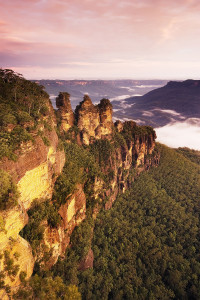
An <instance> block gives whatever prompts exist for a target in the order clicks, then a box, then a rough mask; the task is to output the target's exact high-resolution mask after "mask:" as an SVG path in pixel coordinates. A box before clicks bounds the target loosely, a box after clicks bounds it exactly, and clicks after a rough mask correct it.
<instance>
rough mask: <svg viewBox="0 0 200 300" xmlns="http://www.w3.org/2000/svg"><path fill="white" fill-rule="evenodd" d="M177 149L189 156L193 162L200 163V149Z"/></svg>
mask: <svg viewBox="0 0 200 300" xmlns="http://www.w3.org/2000/svg"><path fill="white" fill-rule="evenodd" d="M176 151H177V152H178V153H180V154H182V155H183V156H185V157H186V158H188V159H189V160H191V161H192V162H194V163H196V164H198V165H200V151H197V150H193V149H189V148H187V147H185V148H178V149H177V150H176Z"/></svg>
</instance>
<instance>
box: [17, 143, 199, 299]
mask: <svg viewBox="0 0 200 300" xmlns="http://www.w3.org/2000/svg"><path fill="white" fill-rule="evenodd" d="M157 147H158V150H159V151H160V152H161V161H160V165H159V166H158V167H157V168H153V169H151V170H150V171H148V172H146V173H143V174H141V175H140V176H139V177H138V178H137V179H136V180H135V182H134V183H133V184H132V187H131V189H129V190H128V191H127V192H126V193H125V194H121V195H120V196H119V197H118V199H117V200H116V202H115V203H114V205H113V208H112V209H110V210H107V211H101V212H100V214H99V215H98V217H97V219H96V220H95V221H94V220H93V219H92V218H90V217H88V218H87V219H86V220H85V221H84V222H83V223H82V224H81V225H80V226H79V227H77V228H76V230H75V231H74V233H73V234H72V237H71V242H72V246H71V247H70V248H68V250H67V252H66V256H65V258H64V259H59V261H58V262H57V264H56V265H55V266H54V267H53V268H52V269H51V270H50V271H45V270H44V269H42V268H35V274H34V276H33V277H32V279H31V281H30V284H31V286H32V289H34V290H35V293H36V295H38V296H39V299H43V297H42V294H43V295H44V298H45V295H49V291H48V293H47V292H45V289H44V288H43V287H44V286H45V284H46V283H45V282H49V281H51V280H52V278H54V280H57V281H58V282H59V283H60V284H57V289H56V288H55V287H54V285H51V287H50V290H51V293H52V294H51V298H49V299H64V298H63V297H62V296H61V298H59V295H62V292H61V291H62V289H63V286H65V285H66V286H68V288H69V287H73V288H76V287H75V286H78V288H79V291H80V292H81V295H82V299H199V298H200V290H199V286H200V257H199V247H200V239H199V229H200V224H199V210H200V207H199V198H200V197H199V196H200V166H199V164H198V160H197V161H196V160H194V156H195V153H194V151H191V150H189V149H187V151H184V149H179V150H175V149H170V148H168V147H166V146H164V145H159V144H158V145H157ZM185 152H186V153H185ZM189 152H191V153H190V155H189ZM196 155H197V156H198V155H199V152H196ZM190 156H191V157H192V158H191V160H190V158H189V157H190ZM193 161H196V162H193ZM93 227H94V232H93ZM92 236H93V239H92ZM90 247H92V249H93V252H94V267H93V268H89V269H86V270H84V271H81V270H79V263H80V261H81V259H83V257H84V256H85V255H86V254H87V253H88V250H89V249H90ZM65 288H66V287H65ZM25 291H26V293H25ZM24 293H25V294H24ZM23 295H24V298H23ZM16 296H17V295H16ZM19 296H20V297H19ZM26 297H27V299H28V293H27V288H26V287H25V288H24V289H23V288H22V289H21V290H19V292H18V296H17V299H25V298H26ZM56 297H57V298H56ZM74 297H75V298H70V299H79V297H80V295H79V294H78V291H75V294H74ZM76 297H77V298H76Z"/></svg>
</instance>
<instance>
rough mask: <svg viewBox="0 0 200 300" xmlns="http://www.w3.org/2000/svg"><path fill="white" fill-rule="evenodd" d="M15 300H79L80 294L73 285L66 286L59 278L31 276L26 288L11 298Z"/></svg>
mask: <svg viewBox="0 0 200 300" xmlns="http://www.w3.org/2000/svg"><path fill="white" fill-rule="evenodd" d="M13 298H14V299H15V300H18V299H20V300H30V299H40V300H46V299H48V300H81V294H80V293H79V291H78V288H77V287H76V286H74V285H69V286H66V285H65V284H64V283H63V280H62V279H61V278H60V277H59V276H56V277H54V278H53V277H51V276H48V277H45V278H42V277H40V276H38V275H37V274H36V275H35V276H33V277H32V278H31V280H30V282H29V285H28V286H25V287H22V288H20V289H19V290H18V291H17V293H16V294H15V295H14V296H13Z"/></svg>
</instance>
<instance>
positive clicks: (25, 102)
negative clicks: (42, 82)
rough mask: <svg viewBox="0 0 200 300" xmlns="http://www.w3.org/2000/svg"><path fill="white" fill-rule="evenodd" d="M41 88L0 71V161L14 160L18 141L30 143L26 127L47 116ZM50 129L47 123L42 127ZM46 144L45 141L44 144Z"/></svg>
mask: <svg viewBox="0 0 200 300" xmlns="http://www.w3.org/2000/svg"><path fill="white" fill-rule="evenodd" d="M48 98H49V96H48V94H47V93H46V92H44V90H43V87H42V86H39V85H37V84H36V83H34V82H31V81H29V80H26V79H24V78H23V77H22V76H21V75H20V74H17V73H15V72H14V71H12V70H9V69H5V70H3V69H0V159H2V158H3V157H8V158H9V159H13V160H15V159H16V154H15V151H16V150H17V149H18V148H19V147H20V145H21V143H22V142H27V141H30V140H32V141H33V137H32V136H31V135H30V134H29V133H28V130H29V129H30V127H32V126H33V124H34V123H37V122H38V120H39V118H40V117H43V116H46V115H48V114H49V109H48V105H49V99H48ZM45 126H46V127H48V128H47V129H48V130H50V126H49V124H45ZM45 142H46V141H45Z"/></svg>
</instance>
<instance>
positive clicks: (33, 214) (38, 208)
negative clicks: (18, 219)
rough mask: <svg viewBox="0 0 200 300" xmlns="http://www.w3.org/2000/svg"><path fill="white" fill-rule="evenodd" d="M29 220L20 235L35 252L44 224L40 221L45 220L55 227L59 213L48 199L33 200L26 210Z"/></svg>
mask: <svg viewBox="0 0 200 300" xmlns="http://www.w3.org/2000/svg"><path fill="white" fill-rule="evenodd" d="M28 215H29V222H28V224H27V225H26V226H25V227H24V228H23V229H22V231H21V232H20V234H21V236H22V237H23V238H24V239H26V240H27V241H29V243H30V244H31V247H32V250H33V253H34V254H36V252H37V248H38V247H39V245H40V243H41V241H42V239H43V234H44V226H43V225H42V221H44V220H47V222H48V224H49V225H50V226H52V227H57V226H58V224H59V223H60V215H59V214H58V210H57V209H56V208H55V207H54V206H53V204H51V203H50V202H49V201H48V200H46V201H43V202H41V201H38V200H36V201H34V202H33V204H32V207H31V208H30V209H29V211H28Z"/></svg>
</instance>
